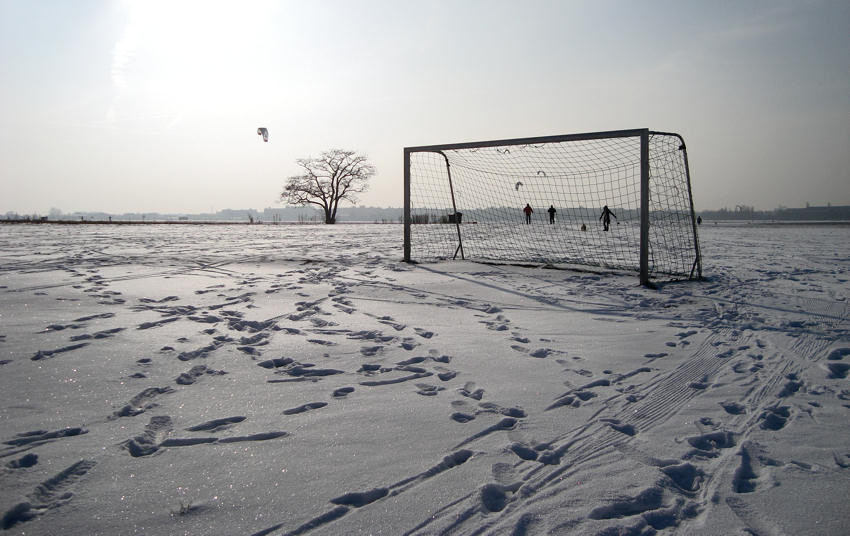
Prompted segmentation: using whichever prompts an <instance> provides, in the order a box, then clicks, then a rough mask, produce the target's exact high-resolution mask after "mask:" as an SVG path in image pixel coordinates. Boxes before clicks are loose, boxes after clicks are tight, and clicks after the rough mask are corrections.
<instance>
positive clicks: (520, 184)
mask: <svg viewBox="0 0 850 536" xmlns="http://www.w3.org/2000/svg"><path fill="white" fill-rule="evenodd" d="M520 186H522V183H521V182H517V183H516V184H515V185H514V188H515V189H516V191H517V192H518V191H519V187H520Z"/></svg>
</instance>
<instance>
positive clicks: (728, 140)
mask: <svg viewBox="0 0 850 536" xmlns="http://www.w3.org/2000/svg"><path fill="white" fill-rule="evenodd" d="M258 127H266V128H268V130H269V135H270V138H269V142H268V143H264V142H263V141H262V139H261V138H260V137H259V136H257V133H256V132H257V128H258ZM645 127H646V128H650V129H653V130H660V131H668V132H678V133H679V134H681V135H682V136H683V137H684V139H685V140H686V142H687V146H688V156H689V162H690V171H691V177H692V183H693V195H694V203H695V206H696V208H697V210H706V209H717V208H723V207H727V208H730V209H733V208H734V207H735V206H736V205H748V206H753V207H755V208H756V209H758V210H771V209H774V208H777V207H779V206H787V207H799V206H805V204H806V203H811V204H812V205H826V204H827V203H831V204H832V205H850V2H847V1H846V0H837V1H820V0H790V1H786V0H767V1H763V0H747V1H735V2H732V1H716V0H711V1H690V2H689V1H681V0H670V1H666V0H644V1H641V2H634V1H630V0H623V1H619V0H588V1H583V0H575V1H568V0H561V1H557V0H553V1H541V0H523V1H519V0H516V1H501V0H481V1H479V0H470V1H460V0H453V1H450V0H445V1H444V0H419V1H416V2H414V1H407V0H360V1H345V0H339V1H325V0H312V1H309V2H305V1H303V0H299V1H266V0H251V1H244V2H235V1H234V2H223V1H217V0H197V1H188V0H186V1H183V0H164V1H160V0H138V1H134V0H123V1H118V0H116V1H107V0H104V1H95V0H86V1H79V2H67V1H64V0H0V191H2V195H0V214H5V213H6V212H8V211H14V212H18V213H21V214H31V213H32V214H47V213H48V211H50V210H51V209H53V210H60V211H63V212H65V213H70V212H75V211H103V212H109V213H115V214H120V213H125V212H159V213H199V212H207V211H216V210H220V209H224V208H233V209H239V208H256V209H262V208H265V207H274V206H282V205H280V204H279V196H280V192H281V191H282V188H283V185H284V183H285V181H286V177H288V176H290V175H295V174H298V172H299V168H298V167H297V165H296V163H295V161H296V159H298V158H308V157H313V156H318V155H319V153H321V152H322V151H324V150H327V149H331V148H344V149H350V150H354V151H358V152H361V153H365V154H366V155H368V157H369V158H370V161H371V162H372V164H373V165H374V166H375V167H376V168H377V174H376V175H375V176H374V177H373V178H372V180H371V185H370V190H369V191H368V192H367V193H365V194H362V195H361V196H360V199H359V201H358V203H357V204H359V205H366V206H381V207H387V206H393V207H400V206H402V204H403V180H402V177H403V148H404V147H406V146H419V145H432V144H441V143H456V142H465V141H482V140H493V139H505V138H522V137H532V136H548V135H556V134H572V133H579V132H596V131H605V130H619V129H633V128H645Z"/></svg>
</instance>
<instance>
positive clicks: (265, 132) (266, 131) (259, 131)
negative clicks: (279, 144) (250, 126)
mask: <svg viewBox="0 0 850 536" xmlns="http://www.w3.org/2000/svg"><path fill="white" fill-rule="evenodd" d="M257 135H259V136H262V137H263V141H269V129H267V128H264V127H260V128H258V129H257Z"/></svg>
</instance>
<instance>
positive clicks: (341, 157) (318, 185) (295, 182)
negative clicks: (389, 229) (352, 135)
mask: <svg viewBox="0 0 850 536" xmlns="http://www.w3.org/2000/svg"><path fill="white" fill-rule="evenodd" d="M296 162H297V163H298V165H299V166H301V168H303V170H304V173H303V174H301V175H294V176H291V177H289V178H287V179H286V186H285V187H284V189H283V193H281V194H280V200H281V201H283V202H285V203H288V204H290V205H302V206H303V205H308V204H309V205H316V206H319V207H321V208H322V210H324V211H325V223H336V209H337V206H338V205H339V202H340V201H341V200H343V199H344V200H346V201H349V202H351V203H356V202H357V197H356V195H355V194H359V193H362V192H365V191H366V190H367V189H368V187H369V179H370V178H371V177H372V175H374V174H375V171H376V170H375V167H374V166H373V165H372V164H370V163H369V160H368V159H367V158H366V155H362V154H356V153H355V152H354V151H346V150H343V149H330V150H328V151H325V152H323V153H322V154H321V155H320V156H319V157H318V158H299V159H298V160H296Z"/></svg>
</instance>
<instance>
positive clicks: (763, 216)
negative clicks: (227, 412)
mask: <svg viewBox="0 0 850 536" xmlns="http://www.w3.org/2000/svg"><path fill="white" fill-rule="evenodd" d="M613 210H614V211H615V214H617V217H618V218H619V219H621V220H628V219H636V218H638V214H637V211H633V210H627V209H620V210H621V212H622V213H621V212H617V209H616V208H613ZM521 211H522V207H518V208H517V207H492V208H489V209H470V210H468V211H466V213H465V214H464V215H463V222H471V221H474V220H475V219H476V218H486V217H487V216H490V217H496V219H504V217H505V216H504V215H505V214H511V213H512V212H516V214H517V215H518V216H517V217H520V216H521ZM438 212H439V214H437V213H435V214H426V215H422V213H421V211H420V213H419V214H420V215H419V218H422V219H424V221H417V222H415V223H438V222H441V220H443V219H446V218H448V217H449V215H450V214H451V209H446V210H444V211H438ZM559 214H560V215H559V217H568V216H569V217H573V218H576V217H588V218H591V219H593V216H594V215H595V214H596V209H593V210H591V209H587V208H584V207H578V208H561V209H559ZM497 215H498V216H497ZM696 215H697V216H700V217H702V219H703V220H786V221H816V220H821V221H842V220H843V221H850V206H831V205H827V206H819V207H815V206H807V207H805V208H786V207H779V208H777V209H774V210H755V209H754V208H753V207H748V206H741V205H739V206H737V207H735V209H733V210H730V209H727V208H722V209H720V210H701V211H697V212H696ZM2 219H3V220H6V221H112V222H122V221H126V222H150V221H156V222H244V223H275V222H281V223H322V222H323V221H324V215H323V213H322V211H321V210H318V209H317V210H314V209H312V208H311V207H280V208H266V209H263V210H262V211H259V210H255V209H252V208H247V209H224V210H219V211H217V212H208V213H201V214H161V213H156V212H145V213H141V212H134V213H124V214H110V213H107V212H72V213H67V214H66V213H63V212H62V211H60V210H58V209H55V208H54V209H51V210H50V212H49V213H48V214H47V215H43V214H18V213H16V212H7V213H6V214H5V215H4V216H3V218H2ZM403 219H404V211H403V209H401V208H393V207H387V208H383V207H340V208H339V211H338V213H337V221H338V222H340V223H344V222H367V223H402V221H403Z"/></svg>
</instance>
